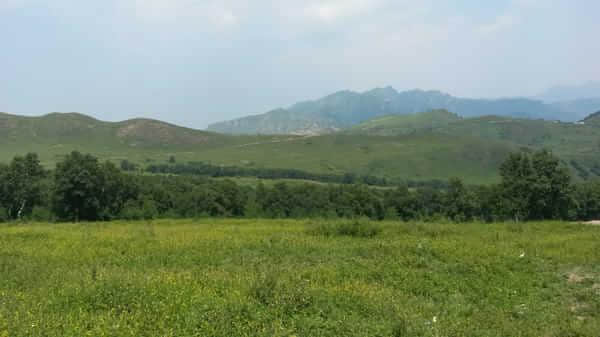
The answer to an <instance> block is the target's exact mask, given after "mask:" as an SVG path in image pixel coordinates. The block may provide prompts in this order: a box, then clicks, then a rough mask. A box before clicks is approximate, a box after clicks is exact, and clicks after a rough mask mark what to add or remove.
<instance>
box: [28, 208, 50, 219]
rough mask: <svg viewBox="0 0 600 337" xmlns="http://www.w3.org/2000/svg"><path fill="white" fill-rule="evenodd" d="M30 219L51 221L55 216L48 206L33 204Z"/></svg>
mask: <svg viewBox="0 0 600 337" xmlns="http://www.w3.org/2000/svg"><path fill="white" fill-rule="evenodd" d="M31 219H32V220H34V221H45V222H52V221H54V220H55V217H54V213H52V211H51V210H50V209H49V208H47V207H41V206H35V207H34V208H33V210H32V211H31Z"/></svg>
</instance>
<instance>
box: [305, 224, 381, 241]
mask: <svg viewBox="0 0 600 337" xmlns="http://www.w3.org/2000/svg"><path fill="white" fill-rule="evenodd" d="M381 230H382V229H381V226H380V225H378V224H375V223H374V222H372V221H368V220H352V221H342V222H335V223H324V224H320V225H318V226H317V227H316V228H314V229H312V230H311V231H310V232H311V233H312V234H315V235H322V236H351V237H361V238H371V237H374V236H376V235H377V234H379V233H381Z"/></svg>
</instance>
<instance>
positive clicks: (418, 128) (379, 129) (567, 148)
mask: <svg viewBox="0 0 600 337" xmlns="http://www.w3.org/2000/svg"><path fill="white" fill-rule="evenodd" d="M598 120H600V119H599V118H598V115H597V114H592V115H590V116H588V117H587V118H586V119H584V121H583V122H584V123H583V124H582V123H565V122H559V121H546V120H540V119H537V120H532V119H518V118H510V117H500V116H483V117H473V118H460V117H458V116H457V115H455V114H453V113H450V112H448V111H446V110H434V111H430V112H425V113H419V114H415V115H409V116H385V117H382V118H378V119H374V120H371V121H367V122H365V123H362V124H359V125H357V126H355V127H353V128H351V129H349V130H348V131H347V133H349V134H353V135H359V134H362V135H370V136H395V135H407V134H421V135H424V134H429V135H431V136H433V135H445V136H451V137H456V138H459V137H464V135H469V136H470V137H472V138H473V139H479V140H480V141H481V142H484V143H487V142H498V143H500V144H504V145H505V146H511V145H512V146H514V147H528V148H546V149H551V150H552V151H554V152H555V153H556V154H557V155H559V156H560V157H561V158H563V160H564V161H565V162H566V163H567V164H568V165H570V166H572V168H573V170H575V171H576V173H577V175H579V176H583V177H588V176H600V158H598V156H597V153H598V152H599V151H600V129H599V128H598V127H597V126H598V125H600V123H598Z"/></svg>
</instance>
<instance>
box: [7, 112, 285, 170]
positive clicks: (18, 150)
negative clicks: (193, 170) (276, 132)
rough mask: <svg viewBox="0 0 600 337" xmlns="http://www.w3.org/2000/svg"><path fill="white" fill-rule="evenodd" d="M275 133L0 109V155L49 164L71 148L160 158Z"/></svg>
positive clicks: (132, 157)
mask: <svg viewBox="0 0 600 337" xmlns="http://www.w3.org/2000/svg"><path fill="white" fill-rule="evenodd" d="M279 138H285V139H287V138H289V136H285V137H281V136H280V137H277V136H239V137H232V136H226V135H220V134H217V133H213V132H207V131H201V130H194V129H189V128H185V127H180V126H176V125H173V124H169V123H165V122H161V121H157V120H152V119H131V120H127V121H122V122H104V121H99V120H97V119H94V118H92V117H89V116H86V115H83V114H79V113H51V114H48V115H44V116H41V117H25V116H18V115H11V114H6V113H0V159H2V160H3V161H6V160H7V159H8V158H11V157H12V156H14V155H17V154H23V153H25V152H28V151H32V152H37V153H38V154H39V155H40V157H41V158H42V160H43V161H44V163H45V164H48V165H50V164H53V163H54V162H56V161H57V160H59V159H60V157H61V156H62V155H64V154H65V153H68V152H70V151H72V150H80V151H85V152H91V153H94V154H96V155H97V156H100V157H102V158H107V159H115V160H116V159H130V160H134V161H140V162H142V161H144V160H146V159H151V160H153V159H156V160H158V159H159V158H160V159H162V158H164V157H165V156H166V155H167V154H168V153H173V152H181V151H190V150H193V151H199V150H204V149H211V148H219V147H225V146H236V145H240V144H248V143H253V142H265V141H272V140H277V139H279Z"/></svg>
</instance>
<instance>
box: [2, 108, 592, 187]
mask: <svg viewBox="0 0 600 337" xmlns="http://www.w3.org/2000/svg"><path fill="white" fill-rule="evenodd" d="M592 120H593V117H590V119H588V121H587V122H586V123H585V124H583V125H576V124H573V123H561V122H549V121H542V120H530V119H514V118H508V117H497V116H487V117H477V118H462V117H459V116H458V115H456V114H453V113H450V112H447V111H445V110H435V111H430V112H425V113H420V114H413V115H403V116H385V117H380V118H378V119H374V120H371V121H368V122H365V123H363V124H360V125H358V126H356V127H353V128H350V129H348V130H343V131H340V132H336V133H330V134H325V135H319V136H291V135H280V136H276V135H273V136H264V135H263V136H258V135H256V136H248V135H247V136H232V135H223V134H217V133H213V132H206V131H200V130H193V129H188V128H183V127H179V126H175V125H171V124H168V123H163V122H159V121H155V120H148V119H134V120H129V121H124V122H116V123H111V122H103V121H98V120H96V119H93V118H91V117H88V116H85V115H81V114H50V115H46V116H43V117H22V116H14V115H8V114H0V140H1V142H0V161H3V162H8V161H9V160H10V159H11V158H12V157H14V156H15V155H19V154H23V153H26V152H36V153H38V154H39V155H40V159H41V161H42V163H43V164H44V165H45V166H46V167H52V166H53V165H54V164H55V163H56V162H58V161H60V160H61V159H62V158H63V157H64V155H66V154H68V153H70V152H71V151H72V150H78V151H81V152H85V153H92V154H93V155H95V156H97V157H99V158H100V159H103V160H104V159H108V160H111V161H113V162H115V163H119V162H120V161H121V160H128V161H130V162H132V163H135V164H137V165H138V166H139V167H142V168H143V167H146V166H148V165H152V164H162V163H167V162H168V160H169V158H172V159H173V160H176V161H177V162H179V163H186V162H190V161H193V162H205V163H209V164H211V165H215V166H219V165H226V166H236V167H245V168H251V169H254V168H280V169H295V170H301V171H306V172H311V173H316V174H334V175H343V174H345V173H354V174H357V175H368V176H378V177H384V178H390V179H404V180H432V179H441V180H447V179H448V178H451V177H460V178H463V179H464V180H465V181H466V182H468V183H490V182H496V181H498V179H499V177H498V174H497V169H498V167H499V164H500V162H501V161H502V160H504V159H505V158H506V157H507V155H508V153H510V152H513V151H515V150H518V149H520V148H523V147H525V148H529V149H539V148H549V149H552V150H553V151H554V152H555V153H556V154H558V155H559V156H560V157H561V158H562V159H563V160H564V161H565V163H566V164H567V165H569V166H571V167H572V169H573V170H574V172H575V173H576V176H578V177H582V178H588V177H595V176H600V158H598V156H597V155H596V153H597V151H599V149H600V129H598V128H595V127H593V121H592Z"/></svg>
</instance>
